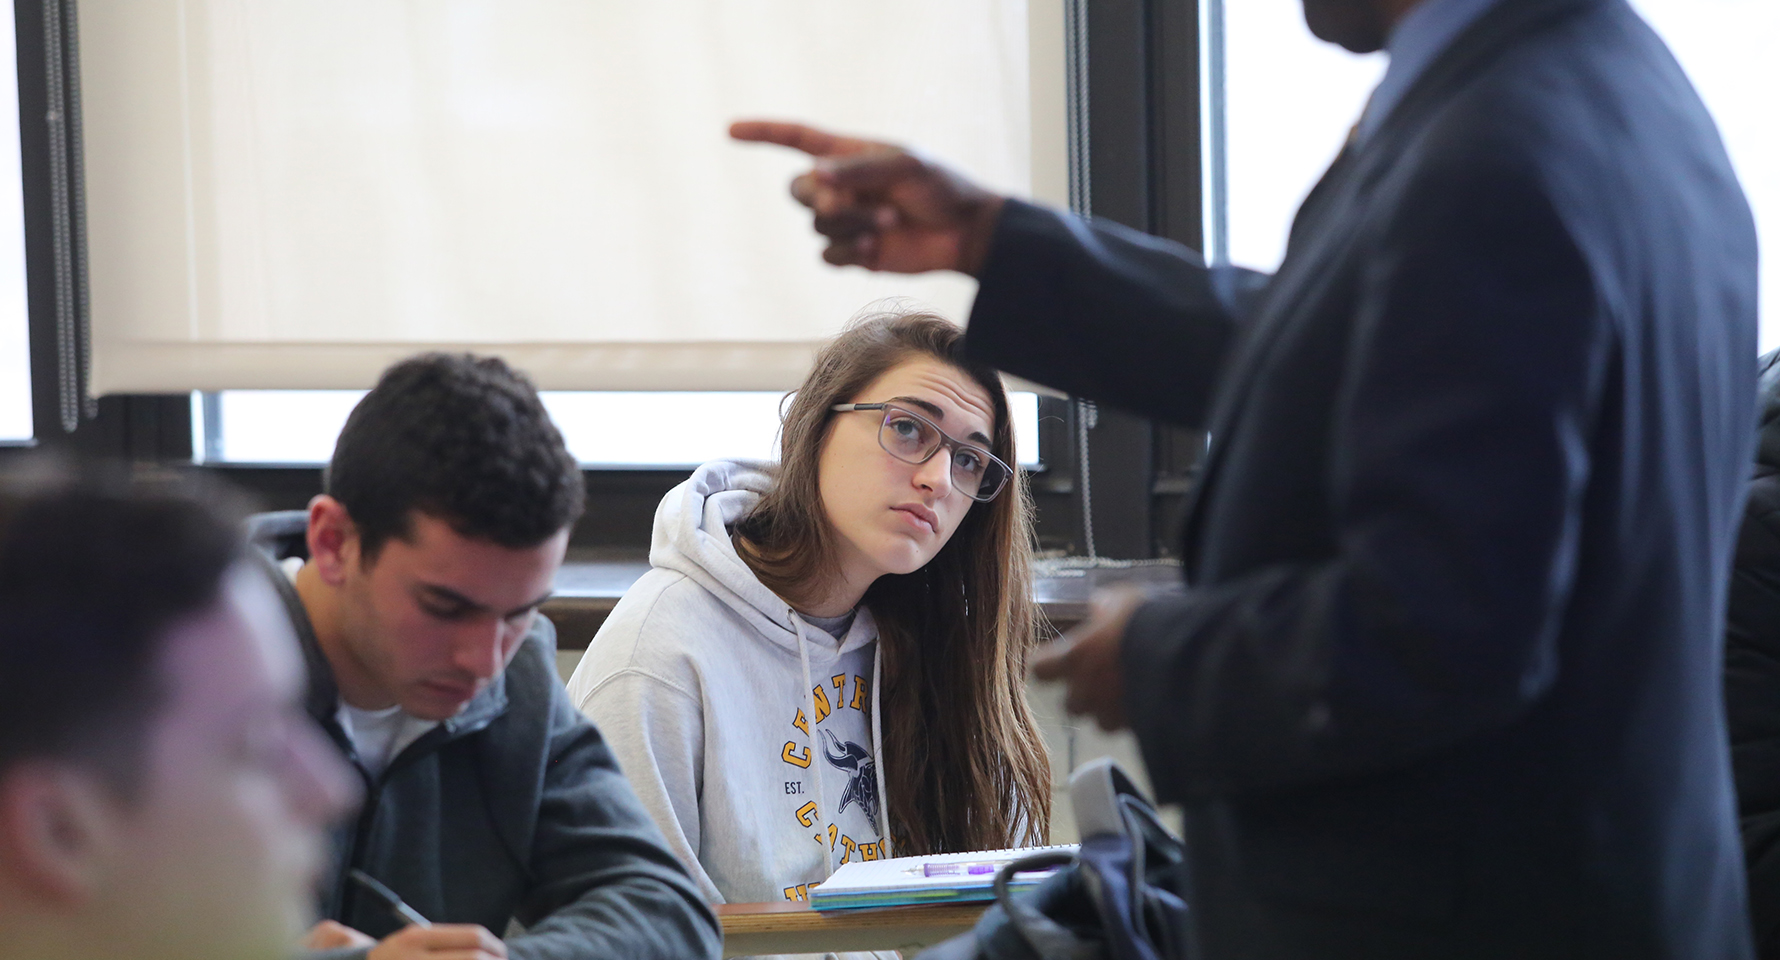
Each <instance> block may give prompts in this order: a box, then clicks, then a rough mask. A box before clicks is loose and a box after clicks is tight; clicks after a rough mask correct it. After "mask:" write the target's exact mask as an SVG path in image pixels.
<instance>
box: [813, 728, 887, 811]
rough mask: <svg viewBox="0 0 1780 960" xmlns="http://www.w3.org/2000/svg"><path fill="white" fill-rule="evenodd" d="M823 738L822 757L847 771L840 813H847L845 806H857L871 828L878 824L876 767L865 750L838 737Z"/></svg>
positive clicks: (823, 734)
mask: <svg viewBox="0 0 1780 960" xmlns="http://www.w3.org/2000/svg"><path fill="white" fill-rule="evenodd" d="M822 736H823V737H825V738H826V739H825V740H824V741H823V743H822V755H823V756H824V757H826V758H828V762H829V763H830V764H832V765H834V766H836V767H839V768H841V769H842V770H845V771H847V789H846V790H845V791H844V792H842V793H841V805H840V811H839V812H842V813H844V812H846V809H847V804H849V803H855V802H856V803H858V804H859V809H861V810H863V811H865V817H866V819H868V820H870V821H871V822H872V824H873V825H876V824H877V822H878V764H877V761H876V760H873V759H872V757H871V754H870V753H868V752H866V749H865V748H864V747H862V746H860V745H859V744H857V743H854V742H852V741H850V740H849V741H846V742H845V743H843V742H842V741H841V739H840V738H839V737H836V736H835V735H834V734H833V733H831V732H829V731H827V730H824V731H822Z"/></svg>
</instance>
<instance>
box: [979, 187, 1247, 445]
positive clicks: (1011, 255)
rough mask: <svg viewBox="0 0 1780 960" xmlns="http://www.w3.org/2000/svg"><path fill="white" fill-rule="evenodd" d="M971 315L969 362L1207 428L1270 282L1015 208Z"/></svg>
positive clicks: (1010, 205)
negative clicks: (1244, 326) (1249, 318)
mask: <svg viewBox="0 0 1780 960" xmlns="http://www.w3.org/2000/svg"><path fill="white" fill-rule="evenodd" d="M978 280H979V281H980V286H979V288H978V291H977V298H976V303H975V305H974V306H973V307H972V309H971V313H970V330H969V334H968V336H967V337H966V341H965V342H966V347H967V349H968V350H969V352H970V354H971V356H973V357H976V358H978V359H982V360H984V361H986V362H988V363H992V364H994V365H995V366H996V367H999V368H1000V369H1002V370H1006V371H1007V372H1009V373H1013V374H1017V375H1019V376H1022V377H1025V378H1026V379H1028V380H1032V381H1034V382H1037V383H1042V384H1045V385H1046V386H1051V387H1056V388H1057V389H1059V390H1063V391H1066V392H1068V393H1072V394H1075V395H1077V396H1083V397H1089V398H1092V399H1094V400H1097V401H1101V402H1104V403H1110V404H1113V405H1115V406H1120V407H1124V408H1125V409H1127V410H1130V411H1132V412H1134V413H1138V414H1142V415H1143V416H1146V417H1151V418H1154V419H1158V420H1165V421H1168V422H1170V423H1176V424H1180V425H1183V426H1194V427H1199V426H1204V424H1205V420H1206V418H1207V416H1208V415H1209V413H1210V408H1211V398H1212V395H1213V393H1214V391H1215V390H1216V387H1217V379H1218V371H1219V370H1220V369H1222V367H1223V362H1224V357H1225V355H1226V354H1227V353H1228V352H1229V348H1230V344H1231V342H1232V340H1233V339H1234V337H1235V334H1236V329H1237V326H1238V320H1237V318H1238V317H1239V316H1241V315H1242V314H1243V313H1244V312H1245V310H1246V308H1247V305H1248V304H1249V302H1250V301H1251V300H1252V299H1253V298H1254V297H1255V296H1256V295H1257V293H1258V291H1259V289H1260V287H1261V285H1262V284H1263V283H1264V282H1265V280H1266V278H1265V277H1264V276H1263V275H1261V274H1258V273H1254V272H1253V271H1248V270H1239V269H1235V268H1220V269H1216V270H1207V269H1206V268H1205V266H1204V265H1203V263H1202V261H1201V260H1200V259H1199V255H1198V254H1196V253H1194V252H1193V251H1191V250H1189V249H1187V248H1186V247H1183V246H1181V245H1180V244H1177V243H1174V242H1172V241H1168V240H1163V239H1159V238H1157V237H1152V236H1148V235H1146V234H1142V233H1138V232H1137V231H1135V230H1128V229H1126V228H1124V227H1121V226H1119V225H1117V224H1112V223H1104V222H1100V223H1089V222H1087V221H1084V220H1082V219H1080V218H1079V217H1072V216H1069V215H1067V214H1060V213H1056V212H1054V211H1051V210H1047V209H1045V208H1043V207H1037V206H1033V205H1032V204H1027V203H1021V202H1020V201H1017V200H1010V201H1008V202H1007V205H1006V206H1005V207H1004V208H1003V210H1002V214H1001V220H1000V222H999V224H998V225H997V227H996V231H995V239H994V243H993V244H992V245H991V247H990V252H989V257H988V259H987V261H986V262H985V263H984V265H983V269H982V271H981V272H980V275H979V277H978Z"/></svg>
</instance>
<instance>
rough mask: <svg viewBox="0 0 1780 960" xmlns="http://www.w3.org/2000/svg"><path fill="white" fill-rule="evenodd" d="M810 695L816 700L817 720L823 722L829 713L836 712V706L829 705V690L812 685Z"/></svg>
mask: <svg viewBox="0 0 1780 960" xmlns="http://www.w3.org/2000/svg"><path fill="white" fill-rule="evenodd" d="M810 695H811V696H812V697H814V698H815V700H816V722H817V723H821V722H822V721H824V720H826V719H828V715H829V714H831V713H833V712H834V708H832V707H830V706H829V705H828V691H826V690H824V689H822V688H821V687H819V686H818V687H811V688H810Z"/></svg>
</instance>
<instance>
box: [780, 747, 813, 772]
mask: <svg viewBox="0 0 1780 960" xmlns="http://www.w3.org/2000/svg"><path fill="white" fill-rule="evenodd" d="M779 759H780V760H783V761H785V762H786V763H789V764H791V765H792V766H794V767H802V768H804V769H805V770H808V769H809V768H810V748H809V747H804V748H803V756H801V757H800V756H798V755H797V743H796V742H795V741H792V740H787V741H785V749H783V750H780V751H779Z"/></svg>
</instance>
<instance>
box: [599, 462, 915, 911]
mask: <svg viewBox="0 0 1780 960" xmlns="http://www.w3.org/2000/svg"><path fill="white" fill-rule="evenodd" d="M776 481H777V470H776V467H775V465H774V464H771V463H760V462H750V461H733V460H725V461H717V462H713V463H708V464H705V465H704V466H702V467H699V468H698V469H697V470H695V471H694V472H693V474H692V476H690V477H689V478H687V480H686V481H685V482H684V483H682V484H680V485H679V486H677V487H675V488H674V489H673V490H671V491H669V492H668V494H667V496H666V497H664V498H663V500H662V502H661V507H660V508H659V509H658V510H657V511H656V514H655V534H654V541H653V545H652V547H651V549H650V553H649V563H650V570H649V572H648V573H646V574H644V575H643V577H642V578H641V579H639V580H638V581H637V583H636V584H635V585H634V586H632V587H631V589H630V590H629V591H627V592H626V593H625V595H624V597H623V599H621V600H619V601H618V604H617V606H616V607H614V608H613V610H612V612H611V614H610V615H609V616H608V617H607V618H606V621H605V623H604V624H603V625H602V626H601V627H600V630H599V634H598V635H597V636H595V637H594V638H593V641H592V642H591V643H589V644H588V647H587V653H586V654H585V655H584V656H583V657H582V660H581V664H580V666H579V667H578V668H577V669H576V670H575V672H574V675H573V676H571V677H570V678H569V682H568V691H569V697H570V699H571V701H573V702H574V703H575V705H576V706H578V707H580V708H581V709H582V710H583V711H584V712H585V713H586V714H587V715H588V716H589V717H591V718H592V719H593V720H594V722H595V723H596V724H597V725H598V727H599V729H600V731H601V733H602V734H603V735H604V736H605V739H606V742H607V744H608V745H609V746H610V747H611V749H612V751H613V752H614V753H615V754H616V755H617V757H618V761H619V764H620V766H621V767H622V768H623V770H624V771H625V774H626V775H627V776H628V777H630V779H631V782H632V784H633V785H634V786H635V787H636V789H637V792H638V794H639V795H640V796H641V797H642V798H643V802H644V804H645V805H646V806H648V807H649V809H650V812H651V813H652V814H654V816H655V818H656V822H657V823H658V824H659V825H660V826H661V828H662V830H663V832H664V833H665V834H666V835H667V837H668V843H669V845H670V846H671V847H673V849H674V850H675V852H676V853H678V854H679V855H680V856H681V858H682V859H683V860H684V861H685V862H686V864H687V866H688V867H689V868H690V869H691V870H692V871H693V875H694V877H695V878H696V879H698V881H699V883H700V886H701V887H702V888H703V889H704V890H705V892H706V895H707V896H708V897H710V898H711V899H712V900H713V901H717V902H721V901H728V902H734V903H753V902H761V901H769V900H779V899H786V900H804V899H806V898H807V896H808V889H809V887H810V885H811V884H813V883H820V882H821V881H823V880H825V879H827V877H828V876H829V875H830V874H831V873H832V872H833V871H834V870H835V868H837V867H838V866H840V865H842V864H845V863H850V862H853V861H855V860H877V859H882V858H885V857H890V856H894V851H893V848H892V844H891V842H890V839H889V837H888V829H887V824H888V813H887V811H886V808H885V800H886V798H887V796H888V790H887V785H886V783H885V770H884V766H883V763H882V761H883V759H884V757H883V747H882V744H883V718H882V698H881V696H880V694H879V690H878V678H879V677H880V676H881V675H882V660H881V657H880V651H879V644H878V643H877V627H876V625H875V623H874V621H873V619H872V616H871V614H870V612H869V611H868V610H866V609H865V608H864V607H860V608H859V609H858V610H857V611H856V613H855V614H854V616H853V621H852V624H851V625H850V626H849V627H848V629H847V630H846V631H845V635H844V636H842V637H840V638H839V639H838V640H837V639H836V638H835V637H833V636H831V635H830V634H828V633H827V632H826V631H824V630H823V629H821V628H820V627H817V626H814V625H812V624H811V623H809V622H807V621H806V620H805V619H804V618H803V617H802V616H801V615H799V614H798V613H797V612H796V611H794V610H793V609H792V608H791V606H790V604H788V603H787V602H786V601H785V600H784V599H783V598H781V597H779V596H778V595H776V594H775V593H773V591H771V590H769V589H768V588H767V587H766V586H765V585H763V584H762V583H761V582H760V580H759V579H758V578H757V577H755V575H754V572H753V571H752V570H751V569H749V567H748V565H747V564H746V563H744V562H743V561H742V558H741V557H740V556H738V555H737V554H736V550H735V544H734V541H733V539H732V538H731V535H730V530H731V528H732V527H733V525H734V524H735V523H736V522H737V521H739V520H741V519H742V518H744V517H746V516H747V515H748V513H749V512H750V511H752V510H754V509H756V508H757V507H758V505H759V504H760V500H761V497H762V496H764V495H765V494H766V493H767V492H768V491H770V490H771V489H772V487H773V484H774V483H775V482H776ZM812 841H814V842H812Z"/></svg>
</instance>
